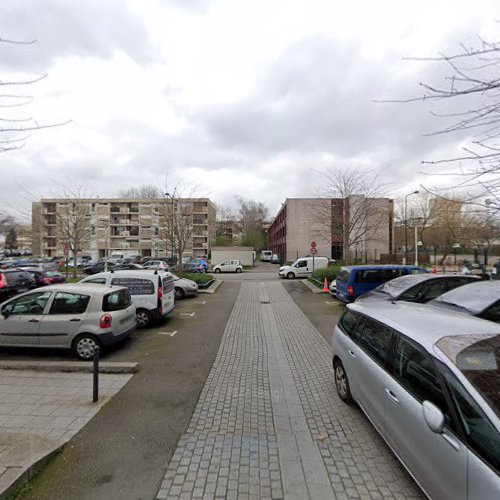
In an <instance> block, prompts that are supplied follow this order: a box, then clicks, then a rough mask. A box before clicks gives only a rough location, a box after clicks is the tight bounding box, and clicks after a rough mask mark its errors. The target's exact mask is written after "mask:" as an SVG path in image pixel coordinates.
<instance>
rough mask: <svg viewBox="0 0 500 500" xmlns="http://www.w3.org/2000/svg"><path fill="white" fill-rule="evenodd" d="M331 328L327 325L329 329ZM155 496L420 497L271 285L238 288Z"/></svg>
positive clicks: (312, 335) (319, 344)
mask: <svg viewBox="0 0 500 500" xmlns="http://www.w3.org/2000/svg"><path fill="white" fill-rule="evenodd" d="M332 326H333V325H332ZM158 498H159V499H164V498H186V499H187V498H225V499H236V498H238V499H245V498H285V499H301V500H303V499H307V498H311V499H327V498H367V499H368V498H370V499H371V498H377V499H390V498H422V495H421V493H420V491H419V490H418V488H417V487H416V485H415V484H414V483H413V481H412V480H411V478H410V477H409V476H408V474H407V473H406V472H405V471H404V470H403V468H402V467H401V466H400V464H399V462H398V461H397V460H396V458H395V457H394V456H393V455H392V453H391V452H390V450H389V449H388V448H387V446H386V445H385V443H384V442H383V441H382V440H381V438H380V437H379V436H378V434H377V433H376V431H375V430H374V429H373V428H372V427H371V425H370V424H369V422H368V421H367V419H366V418H365V417H364V415H363V414H362V413H361V411H360V410H359V409H357V408H356V407H350V406H347V405H345V404H344V403H342V402H341V401H340V400H339V398H338V396H337V394H336V391H335V388H334V383H333V371H332V368H331V353H330V347H329V345H328V344H327V342H325V340H324V339H323V338H322V337H321V335H320V334H319V333H318V332H317V330H316V329H315V328H314V327H313V326H312V324H311V323H310V322H309V321H308V319H307V318H306V317H305V316H304V314H303V313H302V312H301V311H300V309H299V308H298V307H297V306H296V305H295V304H294V302H293V301H292V299H291V298H290V296H289V295H288V293H287V292H286V290H285V289H284V287H283V285H282V284H281V283H273V282H268V283H263V282H260V283H252V282H246V283H245V282H244V283H242V285H241V288H240V293H239V296H238V299H237V301H236V304H235V306H234V309H233V311H232V314H231V317H230V319H229V321H228V323H227V326H226V329H225V332H224V336H223V339H222V343H221V346H220V349H219V352H218V354H217V358H216V360H215V363H214V365H213V368H212V370H211V372H210V375H209V377H208V379H207V381H206V384H205V387H204V389H203V391H202V393H201V396H200V399H199V402H198V405H197V407H196V410H195V412H194V414H193V417H192V420H191V423H190V425H189V427H188V429H187V431H186V433H185V434H184V435H183V436H182V437H181V439H180V440H179V443H178V446H177V449H176V451H175V453H174V455H173V457H172V460H171V461H170V464H169V465H168V468H167V471H166V474H165V478H164V481H163V483H162V485H161V488H160V491H159V492H158Z"/></svg>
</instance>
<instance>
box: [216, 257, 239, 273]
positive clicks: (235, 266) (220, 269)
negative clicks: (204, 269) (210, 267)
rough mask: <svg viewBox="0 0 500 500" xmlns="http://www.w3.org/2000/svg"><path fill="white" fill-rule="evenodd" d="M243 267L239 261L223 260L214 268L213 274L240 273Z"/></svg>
mask: <svg viewBox="0 0 500 500" xmlns="http://www.w3.org/2000/svg"><path fill="white" fill-rule="evenodd" d="M242 272H243V265H242V263H241V261H239V260H225V261H224V262H221V263H220V264H217V265H216V266H214V273H242Z"/></svg>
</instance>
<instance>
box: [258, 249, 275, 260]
mask: <svg viewBox="0 0 500 500" xmlns="http://www.w3.org/2000/svg"><path fill="white" fill-rule="evenodd" d="M272 256H273V252H272V251H271V250H262V251H261V252H260V260H261V262H270V261H271V258H272Z"/></svg>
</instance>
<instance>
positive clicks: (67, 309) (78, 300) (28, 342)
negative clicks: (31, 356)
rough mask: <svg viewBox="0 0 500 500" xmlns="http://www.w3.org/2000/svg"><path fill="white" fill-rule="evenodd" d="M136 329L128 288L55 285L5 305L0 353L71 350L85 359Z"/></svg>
mask: <svg viewBox="0 0 500 500" xmlns="http://www.w3.org/2000/svg"><path fill="white" fill-rule="evenodd" d="M135 329H136V315H135V306H134V305H133V304H132V301H131V298H130V294H129V291H128V290H127V288H125V287H119V286H109V287H103V286H101V285H53V286H47V287H44V288H43V290H39V289H37V290H33V291H31V292H28V293H24V294H22V295H18V296H16V297H14V298H12V299H10V300H8V301H6V302H4V303H3V304H1V305H0V347H7V346H8V347H52V348H67V349H72V350H73V352H74V353H75V354H76V356H78V357H79V358H80V359H83V360H89V359H91V358H92V357H93V354H94V350H95V348H96V346H106V345H109V344H114V343H116V342H119V341H120V340H122V339H124V338H126V337H128V336H129V335H131V334H132V332H133V331H134V330H135Z"/></svg>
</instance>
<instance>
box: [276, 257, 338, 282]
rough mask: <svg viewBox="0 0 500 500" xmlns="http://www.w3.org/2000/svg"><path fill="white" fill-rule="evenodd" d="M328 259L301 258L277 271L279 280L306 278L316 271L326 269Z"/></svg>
mask: <svg viewBox="0 0 500 500" xmlns="http://www.w3.org/2000/svg"><path fill="white" fill-rule="evenodd" d="M328 264H329V259H328V257H301V258H300V259H297V260H296V261H295V262H294V263H293V264H292V265H291V266H282V267H280V268H279V270H278V274H279V275H280V277H281V278H288V279H293V278H307V277H308V276H310V275H311V273H312V272H313V271H315V270H316V269H323V268H325V267H328Z"/></svg>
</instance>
